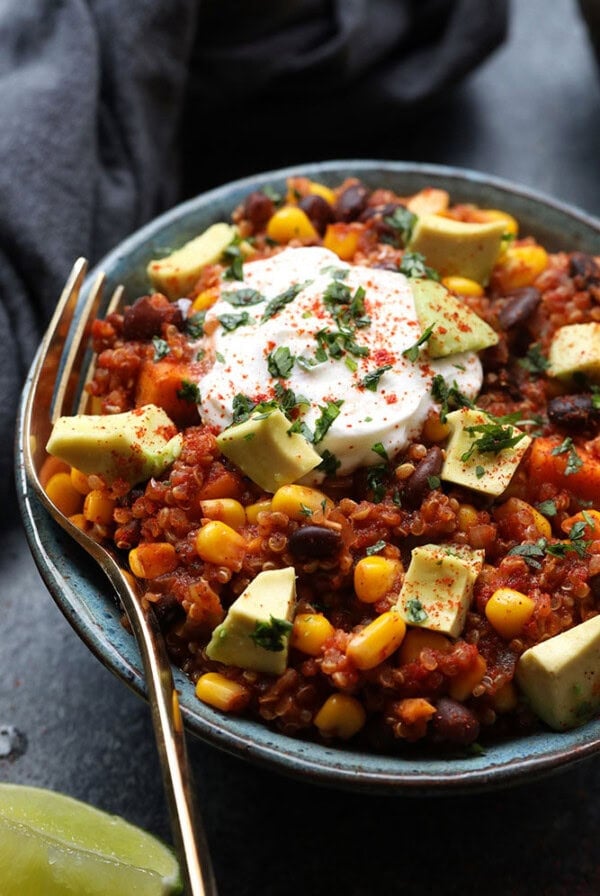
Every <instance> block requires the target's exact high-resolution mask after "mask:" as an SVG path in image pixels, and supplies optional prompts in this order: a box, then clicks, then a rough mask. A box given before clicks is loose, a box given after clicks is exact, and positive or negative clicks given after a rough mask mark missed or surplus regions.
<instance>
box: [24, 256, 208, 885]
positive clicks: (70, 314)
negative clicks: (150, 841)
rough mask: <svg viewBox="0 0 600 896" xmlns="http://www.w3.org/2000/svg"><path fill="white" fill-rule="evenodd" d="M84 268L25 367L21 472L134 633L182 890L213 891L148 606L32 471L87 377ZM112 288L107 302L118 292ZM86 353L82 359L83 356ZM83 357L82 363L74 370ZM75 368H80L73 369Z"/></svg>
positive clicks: (79, 266) (90, 305)
mask: <svg viewBox="0 0 600 896" xmlns="http://www.w3.org/2000/svg"><path fill="white" fill-rule="evenodd" d="M86 271H87V262H86V260H85V259H83V258H80V259H79V260H78V261H77V262H76V263H75V265H74V267H73V270H72V271H71V273H70V275H69V278H68V280H67V283H66V285H65V288H64V290H63V292H62V295H61V297H60V300H59V302H58V305H57V307H56V310H55V312H54V315H53V317H52V320H51V322H50V325H49V327H48V330H47V331H46V335H45V337H44V339H43V341H42V344H41V346H40V348H39V350H38V354H37V356H36V360H35V364H34V367H33V369H32V373H31V379H30V387H29V391H28V394H27V397H26V400H25V405H24V411H23V424H22V431H21V445H20V447H21V451H22V459H23V465H24V469H25V474H26V476H27V479H28V482H29V484H30V485H31V487H32V489H33V491H34V492H35V494H36V496H37V498H38V499H39V501H40V502H41V503H42V504H43V506H44V507H45V508H46V510H47V511H48V513H49V514H50V515H51V516H52V517H53V519H54V520H56V522H57V523H58V524H59V525H60V526H62V528H63V529H64V530H65V531H66V532H68V534H69V535H70V536H72V538H74V539H75V541H77V542H78V543H79V544H80V545H81V547H82V548H84V550H86V551H87V552H88V554H90V555H91V556H92V557H93V559H94V560H95V561H96V562H97V563H98V565H99V566H100V567H101V569H102V570H103V571H104V573H105V574H106V576H107V577H108V579H109V580H110V582H111V584H112V586H113V588H114V589H115V591H116V593H117V595H118V597H119V599H120V601H121V604H122V606H123V608H124V610H125V612H126V614H127V617H128V619H129V623H130V625H131V628H132V630H133V632H134V635H135V637H136V639H137V643H138V646H139V649H140V653H141V657H142V663H143V667H144V674H145V681H146V687H147V691H148V700H149V703H150V707H151V710H152V722H153V726H154V734H155V738H156V744H157V747H158V752H159V756H160V761H161V767H162V773H163V784H164V787H165V792H166V796H167V802H168V806H169V813H170V819H171V829H172V833H173V839H174V843H175V848H176V850H177V854H178V858H179V860H180V865H181V871H182V877H183V882H184V886H185V892H186V893H187V894H189V896H216V893H217V889H216V883H215V880H214V875H213V871H212V864H211V861H210V854H209V851H208V845H207V842H206V838H205V835H204V831H203V829H202V826H201V824H200V821H199V819H198V817H197V813H196V811H195V809H194V797H193V787H192V781H191V775H190V769H189V764H188V759H187V751H186V747H185V736H184V731H183V724H182V719H181V713H180V709H179V700H178V695H177V691H176V690H175V687H174V683H173V676H172V674H171V667H170V664H169V660H168V657H167V652H166V648H165V644H164V640H163V636H162V633H161V631H160V627H159V625H158V622H157V620H156V617H155V615H154V612H153V611H152V609H151V608H149V607H146V606H144V605H143V604H142V602H141V601H140V599H139V595H138V593H137V591H136V586H135V583H134V581H133V579H132V578H131V577H130V576H129V575H128V574H127V573H125V572H124V571H123V569H122V568H121V566H120V565H119V562H118V559H117V557H116V556H115V555H114V554H113V553H112V552H111V551H110V550H108V549H107V548H105V547H103V546H102V545H100V544H98V543H97V542H96V541H94V540H93V539H92V538H90V536H89V535H87V534H86V533H85V532H83V531H82V530H81V529H79V528H78V527H77V526H75V525H73V523H71V522H70V520H69V519H67V517H65V516H64V515H63V514H62V513H61V512H60V511H59V510H58V509H57V508H56V507H55V506H54V504H53V503H52V502H51V501H50V499H49V498H48V496H47V495H46V492H45V491H44V488H43V487H42V484H41V482H40V478H39V471H40V468H41V465H42V463H43V461H44V458H45V456H46V455H45V450H44V449H45V445H46V443H47V441H48V437H49V435H50V432H51V429H52V425H53V423H54V422H55V420H56V419H57V418H58V417H60V416H62V415H64V414H72V413H74V412H75V411H76V410H77V409H78V408H80V407H81V406H82V394H81V390H82V384H84V383H85V382H86V381H87V379H88V378H89V372H90V371H91V369H92V368H91V365H92V361H91V355H90V353H89V349H88V348H87V335H88V333H89V327H90V324H91V321H92V320H93V318H94V317H95V316H96V315H97V313H98V308H99V305H100V301H101V297H102V291H103V286H104V275H103V274H101V275H99V277H98V278H97V279H96V281H95V282H94V284H93V285H92V288H91V289H90V290H89V294H88V296H87V297H86V300H85V302H84V304H83V305H82V306H81V308H79V305H78V298H79V293H80V290H81V286H82V283H83V280H84V277H85V274H86ZM121 293H122V290H121V288H120V287H119V288H118V289H117V290H116V291H115V293H114V294H113V296H112V299H111V302H110V304H109V308H110V307H115V306H116V305H117V304H118V301H119V299H120V297H121ZM86 353H87V361H86V362H85V363H84V361H85V357H86ZM82 364H83V370H81V368H82ZM80 370H81V373H79V372H78V371H80Z"/></svg>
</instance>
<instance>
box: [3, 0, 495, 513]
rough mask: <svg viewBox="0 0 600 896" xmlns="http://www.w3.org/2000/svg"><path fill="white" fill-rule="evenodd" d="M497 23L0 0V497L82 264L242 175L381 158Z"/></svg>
mask: <svg viewBox="0 0 600 896" xmlns="http://www.w3.org/2000/svg"><path fill="white" fill-rule="evenodd" d="M506 14H507V13H506V0H486V2H484V3H482V2H481V0H259V2H251V0H205V2H204V3H199V2H197V0H131V2H123V0H25V2H23V0H3V2H2V3H0V97H1V103H0V109H1V111H0V116H1V120H0V334H1V339H2V351H1V352H0V392H1V393H2V396H3V401H2V402H1V404H0V474H1V476H0V483H1V485H0V498H4V497H5V496H6V497H7V496H9V495H10V493H11V487H10V483H11V479H12V474H11V470H12V464H13V448H12V442H13V429H14V420H15V415H16V409H17V404H18V397H19V392H20V389H21V385H22V382H23V379H24V376H25V373H26V370H27V366H28V365H29V363H30V362H31V359H32V356H33V352H34V350H35V347H36V345H37V343H38V341H39V339H40V336H41V333H42V331H43V327H44V324H45V322H46V321H47V319H48V318H49V316H50V313H51V310H52V307H53V305H54V302H55V301H56V297H57V296H58V294H59V292H60V289H61V287H62V284H63V282H64V280H65V279H66V276H67V274H68V272H69V270H70V268H71V265H72V263H73V261H74V260H75V258H76V257H78V256H79V255H84V256H86V257H87V258H88V259H89V260H90V261H91V262H94V261H96V260H98V259H99V258H100V257H101V256H102V255H103V254H104V253H105V252H107V251H108V250H109V249H110V248H111V247H112V246H114V245H115V244H116V243H118V242H119V240H121V239H122V238H123V237H124V236H126V235H127V234H128V233H131V232H132V231H133V230H134V229H135V228H137V227H138V226H140V225H141V224H142V223H144V222H145V221H147V220H148V219H149V218H151V217H153V216H154V215H155V214H157V213H158V212H160V211H161V210H162V209H164V208H166V207H168V206H169V205H172V204H173V203H174V202H176V201H177V200H178V199H180V198H184V197H185V196H186V195H189V194H190V193H192V192H194V191H198V190H200V189H204V188H206V187H209V186H213V185H215V184H216V183H218V182H220V181H224V180H226V179H230V178H233V177H236V176H238V175H245V174H250V173H252V172H253V171H258V170H264V169H266V168H270V167H278V166H280V165H282V164H288V163H296V162H301V161H316V160H318V159H319V158H331V157H333V156H335V155H338V156H340V157H341V156H343V157H345V158H348V157H353V156H355V155H358V154H365V153H366V154H368V155H370V156H371V157H379V156H380V152H379V146H380V143H379V142H378V141H379V140H380V138H381V135H382V134H383V135H384V134H385V132H386V129H389V128H390V126H392V125H394V126H397V125H398V122H401V121H402V116H404V115H405V114H406V112H407V110H410V109H415V108H419V107H420V106H422V104H423V103H425V102H427V101H428V100H430V99H431V98H432V97H435V96H437V95H439V94H440V92H441V91H444V90H447V89H448V88H449V87H450V86H451V85H453V84H454V83H455V82H456V81H457V80H459V79H460V78H461V77H463V76H464V75H465V74H467V73H468V72H469V71H470V70H471V69H472V68H473V67H474V66H476V65H477V64H478V63H479V62H481V60H482V59H484V58H485V57H486V56H487V55H488V54H489V53H490V52H491V50H493V49H494V47H496V46H497V45H498V44H499V43H500V42H501V41H502V39H503V38H504V35H505V30H506ZM396 157H397V158H402V148H401V147H398V154H397V156H396Z"/></svg>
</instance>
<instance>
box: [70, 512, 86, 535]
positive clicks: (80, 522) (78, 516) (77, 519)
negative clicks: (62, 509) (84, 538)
mask: <svg viewBox="0 0 600 896" xmlns="http://www.w3.org/2000/svg"><path fill="white" fill-rule="evenodd" d="M69 522H71V523H73V525H74V526H77V528H78V529H81V531H82V532H85V531H87V528H88V525H89V523H88V521H87V520H86V518H85V517H84V515H83V514H82V513H74V514H73V515H72V516H70V517H69Z"/></svg>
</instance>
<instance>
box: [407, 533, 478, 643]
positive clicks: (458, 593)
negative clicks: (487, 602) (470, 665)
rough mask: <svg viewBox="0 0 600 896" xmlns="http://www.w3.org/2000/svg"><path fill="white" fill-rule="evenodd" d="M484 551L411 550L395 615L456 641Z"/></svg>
mask: <svg viewBox="0 0 600 896" xmlns="http://www.w3.org/2000/svg"><path fill="white" fill-rule="evenodd" d="M483 558H484V551H479V550H471V549H470V548H467V547H464V546H462V545H443V544H441V545H438V544H424V545H421V546H420V547H416V548H413V551H412V554H411V560H410V565H409V567H408V569H407V571H406V575H405V577H404V582H403V585H402V589H401V591H400V596H399V598H398V603H397V605H396V609H397V611H398V612H399V613H400V614H401V616H402V617H403V619H404V620H405V621H406V622H407V623H408V624H409V625H418V626H419V627H420V628H427V629H431V630H432V631H436V632H443V633H444V634H446V635H450V637H451V638H458V636H459V635H460V633H461V632H462V630H463V627H464V624H465V619H466V616H467V611H468V609H469V606H470V604H471V599H472V597H473V586H474V584H475V580H476V579H477V576H478V575H479V573H480V572H481V569H482V567H483Z"/></svg>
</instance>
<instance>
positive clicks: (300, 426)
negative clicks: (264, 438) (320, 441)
mask: <svg viewBox="0 0 600 896" xmlns="http://www.w3.org/2000/svg"><path fill="white" fill-rule="evenodd" d="M295 432H298V433H300V435H301V436H304V438H305V439H306V441H307V442H314V440H315V436H314V433H312V432H311V430H310V428H309V427H308V425H307V424H306V423H305V422H304V420H301V419H300V417H298V419H297V420H294V422H293V423H292V425H291V426H290V428H289V429H288V431H287V433H288V435H289V436H291V435H293V433H295Z"/></svg>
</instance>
